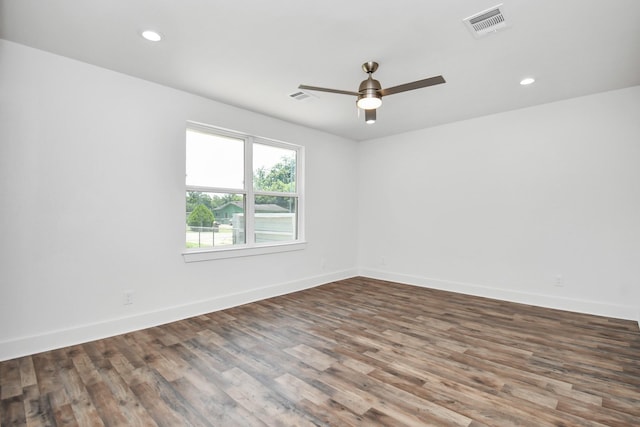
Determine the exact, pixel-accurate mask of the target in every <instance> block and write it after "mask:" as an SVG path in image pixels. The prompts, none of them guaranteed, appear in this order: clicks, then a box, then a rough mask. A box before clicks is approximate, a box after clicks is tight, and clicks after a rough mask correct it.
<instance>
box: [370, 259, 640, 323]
mask: <svg viewBox="0 0 640 427" xmlns="http://www.w3.org/2000/svg"><path fill="white" fill-rule="evenodd" d="M359 275H360V276H363V277H370V278H372V279H379V280H387V281H390V282H398V283H404V284H407V285H414V286H421V287H425V288H431V289H439V290H443V291H450V292H457V293H460V294H466V295H474V296H479V297H485V298H493V299H498V300H502V301H510V302H517V303H521V304H528V305H535V306H538V307H546V308H555V309H558V310H565V311H573V312H576V313H585V314H593V315H597V316H606V317H613V318H616V319H626V320H635V321H637V322H638V326H639V327H640V312H639V310H638V307H635V306H629V305H617V304H608V303H602V302H598V301H588V300H580V299H573V298H563V297H557V296H551V295H543V294H535V293H527V292H520V291H511V290H508V289H500V288H493V287H489V286H483V285H478V284H474V283H462V282H454V281H449V280H442V279H432V278H428V277H421V276H413V275H408V274H401V273H393V272H389V271H381V270H374V269H360V270H359Z"/></svg>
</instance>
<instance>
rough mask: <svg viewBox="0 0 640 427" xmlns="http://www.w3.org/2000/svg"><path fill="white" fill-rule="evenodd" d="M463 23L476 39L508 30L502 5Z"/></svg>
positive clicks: (471, 17) (475, 15)
mask: <svg viewBox="0 0 640 427" xmlns="http://www.w3.org/2000/svg"><path fill="white" fill-rule="evenodd" d="M463 21H464V23H465V25H466V26H467V28H469V31H471V34H473V36H474V37H475V38H480V37H483V36H486V35H487V34H491V33H495V32H496V31H498V30H502V29H504V28H507V21H506V20H505V17H504V11H503V5H502V4H499V5H497V6H494V7H492V8H490V9H487V10H483V11H482V12H478V13H476V14H474V15H471V16H469V17H468V18H465V19H463Z"/></svg>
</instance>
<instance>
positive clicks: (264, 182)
mask: <svg viewBox="0 0 640 427" xmlns="http://www.w3.org/2000/svg"><path fill="white" fill-rule="evenodd" d="M253 188H254V189H255V190H257V191H278V192H286V193H295V192H296V151H295V150H289V149H286V148H280V147H272V146H269V145H264V144H253Z"/></svg>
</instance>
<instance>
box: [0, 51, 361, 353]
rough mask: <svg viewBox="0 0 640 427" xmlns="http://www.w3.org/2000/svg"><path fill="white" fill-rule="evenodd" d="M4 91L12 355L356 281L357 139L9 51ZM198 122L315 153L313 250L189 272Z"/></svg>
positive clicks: (0, 144) (0, 325)
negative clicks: (188, 159) (194, 125)
mask: <svg viewBox="0 0 640 427" xmlns="http://www.w3.org/2000/svg"><path fill="white" fill-rule="evenodd" d="M0 94H1V96H0V203H1V205H0V236H1V237H0V360H4V359H8V358H11V357H14V356H18V355H21V354H27V353H33V352H36V351H41V350H45V349H48V348H54V347H60V346H64V345H68V344H71V343H76V342H82V341H88V340H91V339H94V338H98V337H102V336H108V335H112V334H116V333H120V332H124V331H130V330H134V329H138V328H142V327H145V326H149V325H152V324H158V323H163V322H167V321H171V320H174V319H177V318H182V317H188V316H191V315H194V314H198V313H202V312H209V311H213V310H215V309H219V308H221V307H226V306H230V305H235V304H239V303H244V302H248V301H251V300H255V299H258V298H263V297H267V296H273V295H277V294H280V293H284V292H288V291H292V290H296V289H302V288H305V287H309V286H314V285H317V284H320V283H325V282H329V281H331V280H335V279H339V278H343V277H350V276H353V275H354V274H355V272H356V271H355V265H356V241H357V236H356V228H357V226H356V222H355V221H356V219H355V217H354V216H352V215H347V214H345V212H348V211H354V210H355V208H356V199H357V196H356V181H357V175H356V172H355V170H354V169H353V164H355V162H356V155H357V145H356V143H355V142H353V141H350V140H345V139H341V138H338V137H335V136H331V135H328V134H324V133H321V132H317V131H313V130H310V129H306V128H303V127H300V126H295V125H292V124H289V123H285V122H282V121H278V120H275V119H272V118H268V117H265V116H261V115H258V114H253V113H250V112H247V111H244V110H240V109H237V108H233V107H230V106H227V105H223V104H220V103H216V102H212V101H210V100H206V99H203V98H200V97H197V96H193V95H190V94H187V93H183V92H180V91H176V90H172V89H169V88H166V87H163V86H160V85H156V84H153V83H149V82H145V81H142V80H139V79H136V78H132V77H129V76H125V75H122V74H118V73H115V72H112V71H108V70H105V69H101V68H98V67H94V66H90V65H87V64H84V63H80V62H77V61H73V60H70V59H67V58H63V57H60V56H56V55H52V54H48V53H45V52H42V51H38V50H34V49H31V48H27V47H24V46H21V45H18V44H14V43H11V42H6V41H3V40H0ZM187 120H195V121H199V122H203V123H209V124H212V125H216V126H221V127H225V128H229V129H235V130H240V131H243V132H248V133H253V134H256V135H260V136H264V137H268V138H274V139H279V140H284V141H288V142H291V143H296V144H300V145H303V146H305V150H306V158H307V163H306V187H307V193H308V198H307V200H306V202H307V205H306V212H307V215H306V237H307V241H308V245H307V248H306V249H305V250H302V251H297V252H288V253H281V254H271V255H263V256H254V257H246V258H236V259H226V260H217V261H207V262H198V263H190V264H186V263H185V262H184V260H183V257H182V255H181V252H182V249H183V246H184V240H183V239H184V229H183V223H184V163H185V161H184V138H185V137H184V132H185V124H186V121H187ZM328 165H330V169H331V173H330V174H327V173H326V171H327V167H328ZM337 189H339V191H338V190H337ZM338 207H339V208H338ZM124 290H133V291H134V292H135V295H134V304H133V305H132V306H126V307H125V306H123V303H122V301H123V291H124Z"/></svg>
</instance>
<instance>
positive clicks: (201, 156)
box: [186, 129, 244, 189]
mask: <svg viewBox="0 0 640 427" xmlns="http://www.w3.org/2000/svg"><path fill="white" fill-rule="evenodd" d="M186 183H187V185H192V186H199V187H215V188H237V189H243V188H244V140H242V139H238V138H229V137H224V136H219V135H212V134H209V133H204V132H198V131H195V130H193V129H187V177H186Z"/></svg>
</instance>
